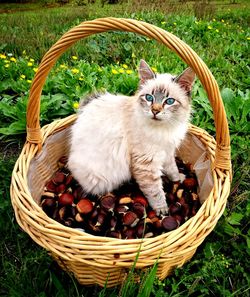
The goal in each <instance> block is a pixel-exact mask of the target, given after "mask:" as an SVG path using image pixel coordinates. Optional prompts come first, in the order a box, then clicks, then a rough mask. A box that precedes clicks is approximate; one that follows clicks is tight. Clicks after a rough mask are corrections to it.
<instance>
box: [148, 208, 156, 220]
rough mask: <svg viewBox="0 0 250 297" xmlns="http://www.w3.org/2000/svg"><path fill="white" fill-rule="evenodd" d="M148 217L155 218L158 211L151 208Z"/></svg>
mask: <svg viewBox="0 0 250 297" xmlns="http://www.w3.org/2000/svg"><path fill="white" fill-rule="evenodd" d="M147 217H148V218H149V219H152V218H155V217H156V212H155V211H154V210H150V211H149V212H148V214H147Z"/></svg>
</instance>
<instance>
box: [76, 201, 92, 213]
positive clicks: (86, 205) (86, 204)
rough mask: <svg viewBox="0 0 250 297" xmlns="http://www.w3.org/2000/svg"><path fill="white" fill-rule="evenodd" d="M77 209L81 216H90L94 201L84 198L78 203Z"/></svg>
mask: <svg viewBox="0 0 250 297" xmlns="http://www.w3.org/2000/svg"><path fill="white" fill-rule="evenodd" d="M76 208H77V211H78V212H79V213H80V214H89V213H91V212H92V210H93V208H94V205H93V203H92V201H90V200H89V199H87V198H84V199H81V200H80V201H79V202H78V203H77V205H76Z"/></svg>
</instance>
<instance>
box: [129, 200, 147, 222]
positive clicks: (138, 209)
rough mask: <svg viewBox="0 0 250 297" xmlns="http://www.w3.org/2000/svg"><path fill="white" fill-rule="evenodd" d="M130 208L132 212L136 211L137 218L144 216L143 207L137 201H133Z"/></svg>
mask: <svg viewBox="0 0 250 297" xmlns="http://www.w3.org/2000/svg"><path fill="white" fill-rule="evenodd" d="M132 209H133V212H135V213H136V215H137V216H138V218H142V217H144V216H145V215H146V210H145V207H144V206H143V205H142V204H141V203H139V202H135V203H134V204H133V207H132Z"/></svg>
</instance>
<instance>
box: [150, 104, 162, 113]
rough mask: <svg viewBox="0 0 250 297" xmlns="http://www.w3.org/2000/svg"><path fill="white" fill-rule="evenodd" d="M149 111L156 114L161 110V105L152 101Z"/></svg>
mask: <svg viewBox="0 0 250 297" xmlns="http://www.w3.org/2000/svg"><path fill="white" fill-rule="evenodd" d="M151 111H152V113H153V115H154V116H156V115H157V114H158V113H159V112H161V111H162V105H161V104H157V103H154V104H153V105H152V107H151Z"/></svg>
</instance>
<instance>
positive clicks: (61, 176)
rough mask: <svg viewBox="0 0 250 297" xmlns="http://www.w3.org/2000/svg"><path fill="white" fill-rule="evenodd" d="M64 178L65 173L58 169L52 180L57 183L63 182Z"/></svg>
mask: <svg viewBox="0 0 250 297" xmlns="http://www.w3.org/2000/svg"><path fill="white" fill-rule="evenodd" d="M64 180H65V174H64V173H63V172H60V171H57V172H56V173H55V174H54V176H53V177H52V181H53V183H54V184H55V185H58V184H62V183H63V182H64Z"/></svg>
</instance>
